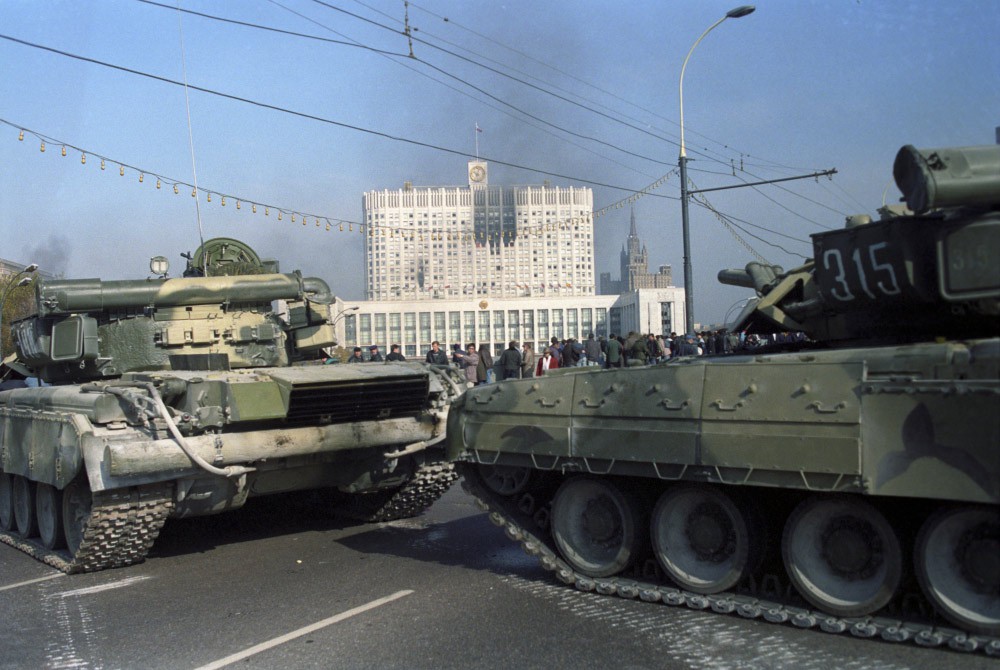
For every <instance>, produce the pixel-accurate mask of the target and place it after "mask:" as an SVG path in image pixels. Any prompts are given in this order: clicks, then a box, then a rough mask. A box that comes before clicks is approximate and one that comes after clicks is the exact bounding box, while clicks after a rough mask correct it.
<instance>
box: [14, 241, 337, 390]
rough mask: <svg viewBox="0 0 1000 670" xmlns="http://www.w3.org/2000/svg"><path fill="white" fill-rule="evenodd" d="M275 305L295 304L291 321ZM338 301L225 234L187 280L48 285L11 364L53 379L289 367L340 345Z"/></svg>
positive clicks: (320, 285) (38, 294) (193, 260)
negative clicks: (331, 309)
mask: <svg viewBox="0 0 1000 670" xmlns="http://www.w3.org/2000/svg"><path fill="white" fill-rule="evenodd" d="M153 261H154V264H155V263H156V262H159V261H163V259H162V257H157V258H154V259H153ZM275 301H285V302H286V303H287V305H288V307H289V314H290V317H291V318H290V319H289V320H287V321H285V320H282V319H280V318H278V316H277V315H276V314H275V313H274V311H273V308H272V304H273V303H274V302H275ZM332 301H333V296H332V294H331V293H330V288H329V287H328V286H327V285H326V282H324V281H323V280H322V279H317V278H304V277H302V276H301V274H299V273H297V272H296V273H291V274H278V273H277V263H275V262H273V261H269V262H262V261H261V260H260V259H259V257H258V256H257V255H256V254H255V253H254V252H253V250H251V249H250V248H249V247H247V246H246V245H244V244H242V243H241V242H238V241H236V240H229V239H225V238H218V239H215V240H209V241H208V242H206V243H205V245H203V247H200V248H199V249H198V250H197V251H196V252H195V254H194V255H193V256H191V255H189V256H188V267H187V270H186V271H185V273H184V277H181V278H173V279H169V278H165V277H159V278H148V279H136V280H121V281H102V280H100V279H67V280H53V281H47V282H39V283H38V284H37V285H36V289H35V309H36V313H35V314H34V315H33V316H31V317H28V318H26V319H22V320H20V321H19V322H17V323H15V324H14V325H13V327H12V339H13V340H14V344H15V349H16V352H17V359H16V360H15V361H12V362H11V363H10V365H11V367H14V368H16V369H18V370H19V371H21V372H22V374H25V375H27V376H38V377H40V378H41V379H43V380H45V381H46V382H49V383H67V382H82V381H91V380H99V379H108V378H115V377H119V376H121V375H122V374H124V373H126V372H132V371H140V370H142V371H150V370H166V369H174V370H229V369H236V368H248V367H263V366H282V365H287V364H288V363H289V362H290V361H294V360H297V359H301V358H302V357H304V356H307V355H309V354H310V352H316V351H318V350H320V349H321V348H323V347H328V346H332V345H334V344H336V340H335V337H334V333H333V329H332V327H331V326H330V325H329V323H328V308H327V305H329V304H330V303H331V302H332Z"/></svg>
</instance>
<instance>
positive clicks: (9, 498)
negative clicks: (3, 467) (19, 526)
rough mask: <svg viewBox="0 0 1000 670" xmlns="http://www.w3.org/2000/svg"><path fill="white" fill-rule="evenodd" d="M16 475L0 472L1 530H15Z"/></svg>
mask: <svg viewBox="0 0 1000 670" xmlns="http://www.w3.org/2000/svg"><path fill="white" fill-rule="evenodd" d="M14 525H15V522H14V475H9V474H7V473H6V472H0V530H14Z"/></svg>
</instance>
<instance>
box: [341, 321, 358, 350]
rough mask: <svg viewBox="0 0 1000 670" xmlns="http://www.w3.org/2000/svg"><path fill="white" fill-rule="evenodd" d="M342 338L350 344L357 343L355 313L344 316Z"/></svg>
mask: <svg viewBox="0 0 1000 670" xmlns="http://www.w3.org/2000/svg"><path fill="white" fill-rule="evenodd" d="M344 339H345V340H347V344H349V345H351V346H355V345H357V343H358V317H357V315H355V314H349V315H348V316H347V317H345V318H344Z"/></svg>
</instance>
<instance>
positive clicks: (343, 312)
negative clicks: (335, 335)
mask: <svg viewBox="0 0 1000 670" xmlns="http://www.w3.org/2000/svg"><path fill="white" fill-rule="evenodd" d="M359 309H361V307H360V306H359V305H354V306H352V307H345V308H344V309H342V310H340V313H339V314H338V315H337V316H335V317H334V318H333V321H331V322H330V327H331V328H334V332H336V325H337V322H338V321H340V320H341V319H343V318H344V317H345V316H347V315H348V314H350V313H351V312H356V311H358V310H359ZM344 339H347V338H346V337H345V338H344Z"/></svg>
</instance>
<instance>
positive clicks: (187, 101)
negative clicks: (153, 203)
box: [177, 1, 208, 277]
mask: <svg viewBox="0 0 1000 670" xmlns="http://www.w3.org/2000/svg"><path fill="white" fill-rule="evenodd" d="M180 9H181V8H180V2H179V1H178V3H177V29H178V34H179V35H180V40H181V73H182V75H183V77H184V109H185V111H186V112H187V124H188V146H189V147H190V150H191V175H192V179H193V183H194V191H192V193H191V195H193V196H194V209H195V214H196V216H197V217H198V241H199V243H200V244H201V246H202V247H204V246H205V230H204V228H203V227H202V225H201V199H200V198H199V197H198V169H197V166H196V163H195V157H194V133H193V131H192V130H191V97H190V95H189V94H188V81H187V63H186V62H185V60H184V19H183V15H182V14H181V11H180ZM202 260H203V265H204V267H203V268H202V272H204V274H205V276H206V277H207V276H208V261H207V255H205V258H203V259H202Z"/></svg>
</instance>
